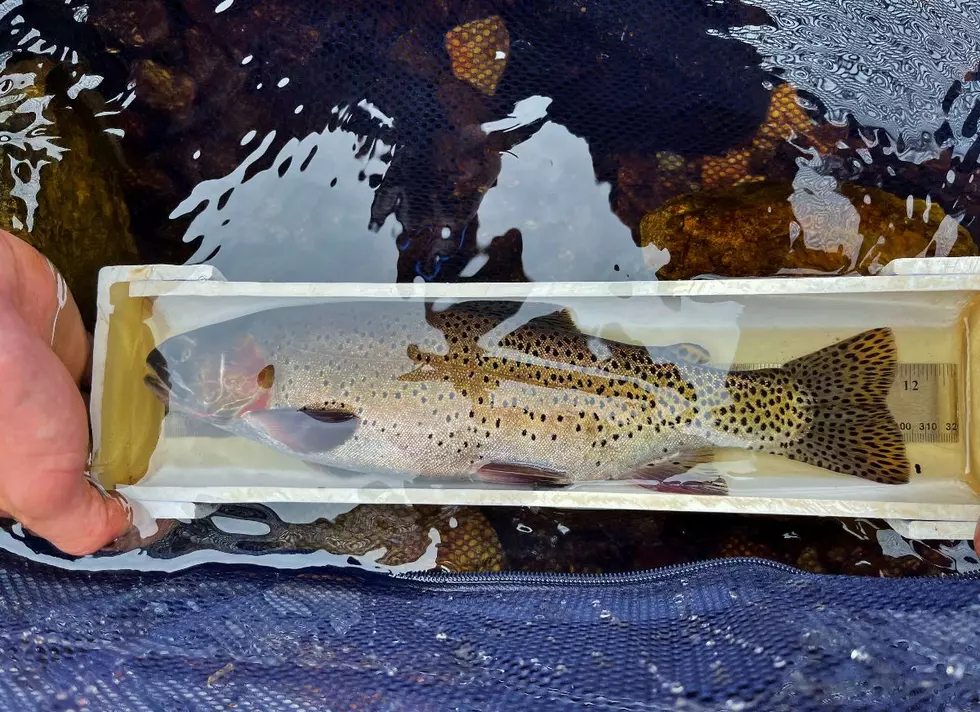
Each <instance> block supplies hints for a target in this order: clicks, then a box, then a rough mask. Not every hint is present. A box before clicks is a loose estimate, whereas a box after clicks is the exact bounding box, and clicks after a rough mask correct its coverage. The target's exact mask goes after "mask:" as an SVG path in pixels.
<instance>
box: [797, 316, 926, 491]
mask: <svg viewBox="0 0 980 712" xmlns="http://www.w3.org/2000/svg"><path fill="white" fill-rule="evenodd" d="M896 365H897V351H896V348H895V337H894V335H893V334H892V331H891V329H887V328H883V329H871V330H869V331H865V332H863V333H861V334H858V335H857V336H853V337H851V338H850V339H846V340H845V341H841V342H840V343H837V344H834V345H833V346H828V347H826V348H823V349H820V350H819V351H815V352H813V353H811V354H809V355H807V356H803V357H802V358H798V359H796V360H794V361H790V362H789V363H787V364H786V365H785V366H783V369H784V370H785V371H788V372H789V373H790V375H791V376H792V377H793V379H794V380H795V381H796V382H798V383H800V384H802V385H803V387H804V388H805V389H806V391H808V392H809V394H810V396H811V398H812V403H813V406H812V411H811V412H810V413H809V416H810V417H811V418H812V423H811V424H810V427H809V428H808V430H807V432H806V435H805V436H804V437H803V439H801V440H799V441H797V442H793V443H787V444H786V446H785V448H784V450H783V452H782V453H781V454H783V455H787V456H789V457H791V458H793V459H796V460H800V461H801V462H805V463H807V464H810V465H816V466H817V467H823V468H825V469H828V470H832V471H834V472H839V473H842V474H845V475H855V476H857V477H863V478H865V479H868V480H873V481H875V482H882V483H885V484H901V483H905V482H908V480H909V469H910V468H909V460H908V455H907V453H906V451H905V443H904V442H903V441H902V433H901V431H900V430H899V427H898V422H897V421H896V420H895V417H894V416H893V415H892V413H891V411H890V410H889V408H888V404H887V402H886V399H887V398H888V393H889V391H890V390H891V387H892V385H893V383H894V382H895V371H896Z"/></svg>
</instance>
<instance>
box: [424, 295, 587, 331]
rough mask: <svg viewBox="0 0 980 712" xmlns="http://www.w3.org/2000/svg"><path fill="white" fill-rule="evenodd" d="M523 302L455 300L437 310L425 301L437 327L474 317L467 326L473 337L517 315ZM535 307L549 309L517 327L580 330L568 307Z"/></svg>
mask: <svg viewBox="0 0 980 712" xmlns="http://www.w3.org/2000/svg"><path fill="white" fill-rule="evenodd" d="M521 306H522V303H521V302H520V301H519V300H514V301H497V300H490V299H480V300H473V301H469V302H460V303H459V304H453V305H452V306H450V307H447V308H446V309H441V310H438V311H437V310H435V309H433V308H432V305H431V304H427V305H426V319H427V321H428V322H429V324H431V325H432V326H434V327H435V328H437V329H440V330H442V329H443V328H444V327H445V326H447V325H449V324H451V323H452V321H453V319H454V317H466V316H470V317H473V320H472V321H471V322H470V323H469V324H468V326H469V327H470V328H471V329H473V332H472V333H470V336H471V337H475V338H479V337H480V336H482V335H483V334H485V333H487V332H488V331H491V330H492V329H494V328H495V327H497V326H499V325H500V324H501V323H503V322H504V321H506V320H507V319H510V318H511V317H513V316H515V315H516V314H517V313H518V311H519V310H520V309H521ZM533 308H534V311H535V312H538V313H540V312H541V311H546V312H547V313H545V314H542V315H541V316H537V317H534V318H532V319H528V320H527V321H526V322H524V323H523V324H520V325H519V326H517V327H516V328H517V329H520V328H524V327H531V328H538V329H557V330H560V331H571V332H578V331H579V328H578V327H577V326H576V325H575V321H574V320H573V319H572V315H571V313H570V312H569V311H568V309H566V308H564V307H561V306H558V305H557V304H537V303H535V304H534V307H533Z"/></svg>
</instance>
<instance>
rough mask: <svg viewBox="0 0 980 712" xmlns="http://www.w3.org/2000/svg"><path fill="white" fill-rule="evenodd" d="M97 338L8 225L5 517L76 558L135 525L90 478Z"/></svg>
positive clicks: (0, 247) (1, 337)
mask: <svg viewBox="0 0 980 712" xmlns="http://www.w3.org/2000/svg"><path fill="white" fill-rule="evenodd" d="M90 353H91V340H90V338H89V335H88V332H87V331H86V330H85V327H84V325H83V323H82V319H81V316H80V314H79V312H78V307H77V306H76V305H75V302H74V300H73V299H72V297H71V295H70V294H69V293H68V289H67V287H66V286H65V283H64V280H63V279H62V278H61V277H60V275H58V274H57V272H56V270H55V269H54V268H53V267H52V266H51V263H50V262H48V260H47V259H45V258H44V257H43V256H41V255H40V254H39V253H38V252H37V251H35V250H34V249H33V248H32V247H30V246H29V245H27V244H26V243H24V242H22V241H21V240H19V239H18V238H16V237H14V236H13V235H11V234H9V233H7V232H4V231H2V230H0V516H9V517H12V518H14V519H16V520H17V521H19V522H20V523H21V524H22V525H23V526H24V527H25V528H27V529H28V530H30V531H31V532H32V533H34V534H36V535H38V536H40V537H43V538H45V539H47V540H48V541H50V542H51V543H52V544H53V545H54V546H56V547H57V548H58V549H60V550H62V551H64V552H65V553H67V554H73V555H78V556H81V555H85V554H91V553H93V552H95V551H97V550H99V549H100V548H102V547H103V546H105V545H106V544H108V543H110V542H112V541H113V540H115V539H116V538H117V537H119V536H121V535H122V534H124V533H125V532H127V531H128V530H129V529H130V526H131V513H130V512H131V510H130V509H129V507H128V506H127V505H126V504H125V502H124V501H123V500H122V499H121V498H118V497H115V496H107V495H105V494H103V493H102V492H101V491H100V490H98V489H97V488H96V487H94V486H93V485H92V484H91V483H90V482H89V481H88V480H87V479H86V477H85V468H86V465H87V462H88V454H89V429H88V412H87V409H86V407H85V401H84V400H83V398H82V394H81V391H80V390H79V386H80V385H81V384H82V383H83V381H85V380H86V379H87V378H88V374H87V372H86V371H87V369H88V368H89V355H90Z"/></svg>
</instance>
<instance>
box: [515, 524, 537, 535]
mask: <svg viewBox="0 0 980 712" xmlns="http://www.w3.org/2000/svg"><path fill="white" fill-rule="evenodd" d="M517 531H519V532H520V533H521V534H530V533H531V532H533V531H534V530H533V529H531V527H529V526H528V525H527V524H518V525H517Z"/></svg>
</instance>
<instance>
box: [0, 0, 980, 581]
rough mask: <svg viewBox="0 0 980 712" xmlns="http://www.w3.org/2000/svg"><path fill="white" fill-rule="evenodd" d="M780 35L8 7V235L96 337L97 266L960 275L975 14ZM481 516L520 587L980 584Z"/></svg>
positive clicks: (762, 1) (887, 16)
mask: <svg viewBox="0 0 980 712" xmlns="http://www.w3.org/2000/svg"><path fill="white" fill-rule="evenodd" d="M796 8H797V6H795V5H793V4H791V3H785V2H780V1H779V0H752V1H751V2H745V3H715V4H712V5H711V6H703V5H702V4H701V3H696V2H693V0H691V1H690V2H688V1H687V0H685V1H684V2H681V3H674V4H672V5H671V7H670V9H669V10H665V9H664V7H663V5H662V4H661V3H636V2H627V0H591V1H586V2H582V1H580V0H567V1H565V0H562V1H560V2H547V3H545V2H531V1H527V0H524V1H521V2H493V1H491V0H487V2H483V3H473V4H465V5H454V4H448V5H447V4H445V3H439V2H435V1H433V2H423V3H414V4H412V5H411V8H409V7H408V6H405V7H404V8H401V7H398V6H397V5H395V6H393V7H391V8H388V7H387V6H381V5H377V4H371V5H368V4H365V3H363V2H360V1H359V0H335V1H333V2H330V3H320V4H317V5H316V7H309V4H306V3H295V2H289V1H288V0H264V1H262V2H251V3H244V2H241V1H239V2H235V1H234V0H231V1H229V0H225V1H224V2H220V3H219V2H218V1H217V0H182V1H181V2H171V3H166V2H164V1H163V0H138V2H137V1H136V0H104V1H102V2H88V3H83V2H81V0H69V2H66V3H63V4H62V3H47V2H41V1H40V0H23V1H22V2H21V1H18V0H12V1H11V2H5V3H0V36H2V37H3V38H4V39H3V41H2V45H3V46H2V47H0V51H7V52H9V53H8V54H3V55H0V57H2V65H3V69H2V76H0V109H2V110H3V113H0V124H2V126H0V153H4V154H5V155H6V157H7V160H6V161H5V162H4V164H5V166H6V167H5V168H4V169H3V171H4V176H5V177H4V179H3V182H4V185H5V186H7V188H6V190H5V191H4V197H3V200H2V201H0V218H2V221H3V222H2V223H0V225H2V226H3V227H5V228H6V229H9V230H11V231H13V232H14V233H15V234H18V235H20V236H21V237H24V238H25V239H27V240H28V241H30V242H32V243H33V244H35V245H37V246H38V247H39V248H40V249H42V251H44V252H45V254H48V255H49V256H50V257H51V258H52V259H53V260H54V261H55V262H56V263H57V264H58V265H59V267H61V268H62V270H63V271H64V272H65V273H66V275H67V277H68V280H69V283H70V286H71V287H72V290H73V292H74V293H75V294H76V296H77V297H78V301H79V302H80V305H81V307H82V309H83V311H84V312H85V315H86V317H87V318H88V319H89V320H90V321H91V319H92V318H93V315H94V284H95V277H96V274H97V270H98V268H99V267H100V266H103V265H107V264H117V263H135V262H142V263H147V262H173V263H183V262H201V261H206V262H208V263H210V264H213V265H215V266H216V267H218V268H219V269H220V270H221V271H222V273H224V274H225V276H226V277H227V278H229V279H233V280H258V281H287V280H299V281H303V280H308V281H374V282H392V281H420V280H421V281H460V280H480V281H523V280H533V281H549V280H610V281H616V280H652V279H658V278H659V279H685V278H695V277H699V276H719V275H720V276H760V275H774V274H783V275H793V274H800V273H806V274H809V273H816V274H850V273H865V274H874V273H876V272H878V271H879V270H880V269H881V268H882V266H884V265H885V264H887V262H888V261H889V260H891V259H894V258H896V257H911V256H917V255H930V256H931V255H949V254H953V255H966V254H976V253H977V247H976V241H977V238H978V236H980V224H978V222H977V221H976V216H977V214H978V205H977V188H975V187H974V180H973V179H974V176H975V173H976V167H977V166H976V157H977V154H978V153H980V147H978V146H980V144H978V143H977V142H976V140H975V139H976V123H977V121H976V112H977V108H976V107H977V104H976V103H975V102H976V99H977V98H978V97H980V92H978V89H980V83H978V82H977V81H976V79H975V76H976V75H975V72H976V71H977V69H978V67H977V64H978V62H980V51H978V50H977V46H978V42H977V29H976V28H977V27H978V26H980V18H978V17H977V11H976V10H975V9H974V8H971V7H970V6H969V5H968V4H966V3H961V2H955V1H954V0H945V1H943V2H935V3H928V4H927V5H923V4H921V3H917V2H912V1H911V0H903V1H901V2H896V3H891V4H890V5H889V7H888V8H887V9H886V10H882V9H881V8H878V7H877V5H876V4H874V5H873V6H872V5H871V4H869V3H861V2H843V1H840V0H814V1H813V2H811V3H809V4H808V5H807V6H806V12H805V14H804V15H801V14H799V12H800V11H799V10H797V9H796ZM831 29H832V31H830V30H831ZM786 79H789V80H790V81H791V83H786V82H785V80H786ZM881 107H887V110H886V111H885V112H882V110H881ZM256 516H258V515H256ZM434 516H436V515H434ZM468 516H469V515H468ZM473 516H474V521H476V520H479V521H480V522H485V523H488V526H487V527H483V525H482V524H480V525H479V526H476V525H474V526H475V527H476V528H475V529H474V531H481V532H484V533H485V535H486V536H489V532H491V531H492V532H495V534H494V536H495V537H496V538H497V540H498V545H499V548H500V550H501V552H502V560H504V561H506V565H507V566H510V567H514V568H536V567H537V568H541V567H543V568H551V569H561V570H617V571H621V570H629V569H632V568H641V567H648V566H653V565H657V564H659V563H665V562H675V561H682V560H691V559H698V558H705V557H709V556H716V555H732V554H734V553H738V554H744V553H752V554H757V555H763V556H770V557H772V558H778V559H780V560H784V561H787V562H789V563H794V564H796V565H800V566H803V567H805V568H811V569H814V570H827V571H834V572H838V571H839V572H847V573H857V574H864V573H867V574H870V575H879V573H880V574H884V575H897V574H900V573H901V574H926V573H941V572H943V571H947V570H953V569H958V570H965V569H968V568H970V567H971V566H975V565H976V560H975V558H974V559H972V560H971V559H970V558H969V556H968V554H967V553H966V551H967V550H966V549H965V548H964V544H963V543H955V542H947V543H930V544H928V545H924V544H919V543H916V542H912V543H909V542H904V540H901V541H900V540H899V539H900V538H899V539H896V538H895V537H894V536H893V535H892V534H889V533H888V530H887V527H885V525H884V524H882V523H867V522H865V523H855V522H847V523H844V524H839V523H835V522H833V521H817V520H812V521H811V520H791V521H783V520H775V519H765V518H751V519H748V518H746V519H742V518H737V517H727V516H707V515H697V516H692V515H669V516H666V515H656V514H630V515H628V516H619V515H617V516H616V517H610V516H609V515H603V514H598V513H596V514H590V513H585V512H577V513H570V512H558V511H545V510H542V511H539V512H531V511H527V510H517V511H508V510H487V511H485V512H483V513H476V514H474V515H473ZM444 519H445V521H446V522H448V521H449V520H450V519H452V516H449V515H447V516H446V517H444ZM426 522H428V520H426ZM416 525H417V523H416ZM344 526H347V527H353V526H354V524H345V525H344ZM405 526H406V527H407V528H408V530H411V528H412V526H415V525H411V526H410V525H409V524H406V525H405ZM446 526H448V524H446ZM430 528H432V527H430ZM434 528H435V529H436V530H439V527H438V526H436V527H434ZM286 529H288V527H287V528H286ZM450 529H453V530H455V527H450ZM526 530H529V531H526ZM563 530H567V531H563ZM277 531H280V533H281V536H280V539H278V540H275V541H272V548H276V541H279V542H282V541H283V539H282V537H285V536H287V534H286V533H285V532H286V530H277ZM400 531H401V530H400ZM175 532H176V533H175ZM180 532H185V533H184V534H181V533H180ZM220 532H221V529H220V527H218V525H217V523H215V520H207V521H204V522H198V523H193V524H183V525H179V526H178V527H177V529H176V530H174V532H171V533H170V534H168V535H167V537H165V538H164V539H162V540H161V541H160V542H158V549H157V553H158V555H159V556H172V555H174V554H173V552H174V551H177V552H182V551H191V550H193V549H195V548H200V547H202V546H203V547H207V546H213V547H216V548H219V549H221V548H224V549H226V550H235V551H237V550H238V549H236V547H238V548H241V546H242V544H241V542H243V541H248V537H249V536H255V535H249V534H247V533H241V532H235V533H229V532H225V533H226V534H229V536H226V537H222V536H220V535H219V534H220ZM334 534H336V532H334ZM320 535H322V532H319V533H317V536H320ZM427 535H428V534H427V533H426V536H427ZM405 536H409V537H415V538H416V539H417V534H406V535H405ZM229 537H230V538H229ZM235 537H238V538H237V539H235ZM303 541H306V542H307V543H309V542H313V544H317V542H318V541H320V542H321V543H322V541H321V540H318V539H317V538H316V536H313V535H312V534H311V536H310V537H308V538H307V539H304V540H303ZM339 541H340V543H339V544H336V545H335V546H334V548H336V549H338V552H337V553H336V556H339V557H340V560H343V561H345V560H346V559H345V557H344V556H343V554H342V553H340V550H341V549H343V546H348V547H349V548H350V547H352V546H353V545H350V544H344V540H343V537H342V536H341V537H340V539H339ZM488 541H489V540H488ZM236 542H238V543H236ZM375 543H377V542H375ZM424 543H425V542H423V544H424ZM35 544H36V543H32V546H33V545H35ZM265 544H269V542H268V541H266V542H265ZM416 544H417V542H416ZM7 545H9V546H17V545H19V544H17V542H14V541H13V540H10V541H8V542H7ZM38 546H40V545H39V544H38ZM263 546H264V544H263ZM263 546H259V547H257V548H259V549H261V550H267V549H268V547H265V548H263ZM418 546H421V547H422V549H423V550H425V551H428V546H427V545H426V546H422V545H418ZM168 547H169V548H168ZM181 547H183V548H181ZM245 548H248V547H247V546H245ZM300 548H302V547H300ZM353 548H354V549H356V548H358V547H353ZM462 550H466V549H465V547H463V549H462ZM529 552H537V553H536V554H535V555H530V554H529ZM153 555H154V554H153V550H152V549H151V552H150V556H151V557H152V556H153ZM123 556H126V555H123ZM358 556H360V557H361V558H363V556H364V554H359V555H358ZM121 558H122V557H120V559H121ZM300 558H302V557H300ZM420 560H421V561H425V562H426V563H424V564H419V566H424V567H428V566H434V565H436V564H437V563H438V562H435V563H434V561H433V559H432V557H429V558H426V557H425V556H423V557H420ZM464 561H466V562H480V561H484V562H485V561H497V559H496V558H495V557H494V556H490V557H488V558H484V559H480V557H475V558H474V557H470V558H465V559H464ZM861 562H868V563H861ZM120 565H123V564H120ZM463 565H469V564H463ZM472 565H473V566H489V565H490V564H486V563H473V564H472Z"/></svg>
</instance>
